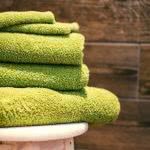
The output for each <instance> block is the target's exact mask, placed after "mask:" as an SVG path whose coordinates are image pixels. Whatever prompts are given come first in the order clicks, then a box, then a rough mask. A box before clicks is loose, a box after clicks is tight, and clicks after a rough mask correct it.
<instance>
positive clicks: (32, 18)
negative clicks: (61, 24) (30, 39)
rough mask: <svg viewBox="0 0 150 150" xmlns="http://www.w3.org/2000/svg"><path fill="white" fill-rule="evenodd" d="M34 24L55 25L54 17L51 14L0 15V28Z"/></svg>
mask: <svg viewBox="0 0 150 150" xmlns="http://www.w3.org/2000/svg"><path fill="white" fill-rule="evenodd" d="M34 23H48V24H52V23H55V17H54V15H53V13H52V12H50V11H47V12H38V11H26V12H15V11H14V12H13V11H10V12H2V13H0V28H4V27H9V26H14V25H19V24H34Z"/></svg>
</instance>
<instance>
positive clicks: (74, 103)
mask: <svg viewBox="0 0 150 150" xmlns="http://www.w3.org/2000/svg"><path fill="white" fill-rule="evenodd" d="M119 111H120V105H119V102H118V99H117V97H116V96H115V95H114V94H112V93H111V92H109V91H107V90H104V89H97V88H89V87H86V88H84V89H83V90H82V91H78V92H73V91H72V92H62V91H61V92H57V91H54V90H50V89H44V88H43V89H42V88H24V89H19V88H18V89H17V88H0V126H1V127H8V126H28V125H47V124H58V123H71V122H89V123H101V124H105V123H110V122H112V121H113V120H115V119H116V118H117V116H118V114H119Z"/></svg>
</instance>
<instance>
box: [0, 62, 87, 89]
mask: <svg viewBox="0 0 150 150" xmlns="http://www.w3.org/2000/svg"><path fill="white" fill-rule="evenodd" d="M88 80H89V71H88V68H87V67H86V65H82V66H71V65H68V66H67V65H33V64H9V63H0V86H1V87H44V88H50V89H56V90H79V89H81V88H83V87H84V86H87V84H88Z"/></svg>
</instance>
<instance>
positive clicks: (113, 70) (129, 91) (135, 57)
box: [84, 43, 140, 97]
mask: <svg viewBox="0 0 150 150" xmlns="http://www.w3.org/2000/svg"><path fill="white" fill-rule="evenodd" d="M139 54H140V53H139V47H138V45H137V44H121V43H119V44H113V43H99V44H96V43H87V45H86V48H85V57H84V62H85V63H86V64H87V65H88V67H89V69H90V75H91V76H90V83H89V85H90V86H96V87H103V88H106V89H108V90H110V91H112V92H114V93H116V94H117V95H118V96H120V97H137V94H138V66H139Z"/></svg>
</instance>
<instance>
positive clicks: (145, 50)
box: [140, 44, 150, 98]
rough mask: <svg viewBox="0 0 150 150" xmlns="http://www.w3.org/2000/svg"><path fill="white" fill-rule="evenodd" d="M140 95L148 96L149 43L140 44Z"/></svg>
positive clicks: (149, 83)
mask: <svg viewBox="0 0 150 150" xmlns="http://www.w3.org/2000/svg"><path fill="white" fill-rule="evenodd" d="M140 47H141V59H140V60H141V63H140V96H141V97H149V98H150V44H141V46H140Z"/></svg>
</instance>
